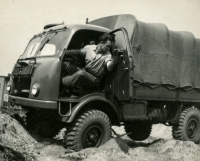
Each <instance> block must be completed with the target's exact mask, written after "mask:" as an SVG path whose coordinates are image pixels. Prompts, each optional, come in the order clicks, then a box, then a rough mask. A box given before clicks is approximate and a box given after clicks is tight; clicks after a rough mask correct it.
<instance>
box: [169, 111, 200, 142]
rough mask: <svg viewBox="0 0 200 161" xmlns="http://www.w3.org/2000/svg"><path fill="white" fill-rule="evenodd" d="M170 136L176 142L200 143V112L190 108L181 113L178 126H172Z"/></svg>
mask: <svg viewBox="0 0 200 161" xmlns="http://www.w3.org/2000/svg"><path fill="white" fill-rule="evenodd" d="M172 135H173V138H174V139H176V140H183V141H193V142H194V143H199V142H200V111H199V110H198V109H197V108H195V107H191V108H188V109H186V110H184V111H182V113H181V115H180V118H179V124H178V125H173V127H172Z"/></svg>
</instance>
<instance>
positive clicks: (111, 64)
mask: <svg viewBox="0 0 200 161" xmlns="http://www.w3.org/2000/svg"><path fill="white" fill-rule="evenodd" d="M118 58H119V56H118V54H117V52H115V51H114V52H113V55H112V57H111V61H108V63H107V68H108V70H109V71H111V70H113V68H114V67H115V65H116V64H117V62H118Z"/></svg>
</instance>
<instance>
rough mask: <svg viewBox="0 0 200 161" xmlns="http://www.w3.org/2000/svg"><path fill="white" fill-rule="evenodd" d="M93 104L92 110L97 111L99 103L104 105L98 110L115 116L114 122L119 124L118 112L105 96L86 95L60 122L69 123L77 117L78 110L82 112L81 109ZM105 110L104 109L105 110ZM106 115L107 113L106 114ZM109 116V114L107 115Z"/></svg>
mask: <svg viewBox="0 0 200 161" xmlns="http://www.w3.org/2000/svg"><path fill="white" fill-rule="evenodd" d="M91 103H93V104H94V108H93V109H95V108H96V109H97V108H98V107H99V106H98V105H99V104H100V103H102V104H104V105H105V106H103V107H101V108H102V109H101V108H98V109H99V110H102V111H105V110H106V111H110V113H112V115H113V116H116V119H117V120H116V121H117V122H119V112H118V110H117V108H116V107H115V105H114V104H113V103H112V102H111V101H109V100H108V99H106V98H105V95H103V94H102V95H99V94H97V95H95V94H92V95H88V96H86V97H84V98H83V99H82V100H81V101H80V102H79V103H78V104H76V105H75V106H74V107H72V114H71V116H69V117H63V118H62V122H66V123H71V122H72V121H73V120H74V119H75V117H76V116H77V114H78V113H79V112H80V110H82V109H83V108H86V106H87V105H88V104H91ZM104 107H105V108H107V109H105V108H104ZM108 108H109V109H108ZM107 114H108V113H107ZM108 115H109V114H108Z"/></svg>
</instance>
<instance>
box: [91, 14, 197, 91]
mask: <svg viewBox="0 0 200 161" xmlns="http://www.w3.org/2000/svg"><path fill="white" fill-rule="evenodd" d="M91 24H95V25H99V26H103V27H107V28H109V29H111V30H113V29H116V28H119V27H124V28H126V30H127V31H128V34H129V39H130V41H131V44H132V47H136V46H137V45H138V44H140V45H141V46H142V51H141V52H137V51H136V49H135V48H134V49H133V51H134V52H133V63H134V64H133V65H134V70H133V71H134V80H135V81H136V82H137V83H138V84H146V85H148V86H150V87H152V88H154V87H157V86H160V85H165V86H166V87H168V88H172V89H174V88H183V89H185V90H189V89H192V88H196V89H200V39H196V38H195V37H194V35H193V34H192V33H190V32H182V31H170V30H168V28H167V27H166V26H165V25H164V24H156V23H144V22H141V21H138V20H137V19H136V18H135V17H134V16H132V15H116V16H110V17H106V18H101V19H98V20H96V21H93V22H92V23H91Z"/></svg>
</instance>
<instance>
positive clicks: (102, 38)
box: [99, 33, 115, 43]
mask: <svg viewBox="0 0 200 161" xmlns="http://www.w3.org/2000/svg"><path fill="white" fill-rule="evenodd" d="M107 40H110V41H111V42H114V41H115V35H114V34H109V33H103V34H102V35H101V36H100V37H99V43H100V42H101V41H103V43H105V42H106V41H107Z"/></svg>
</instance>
